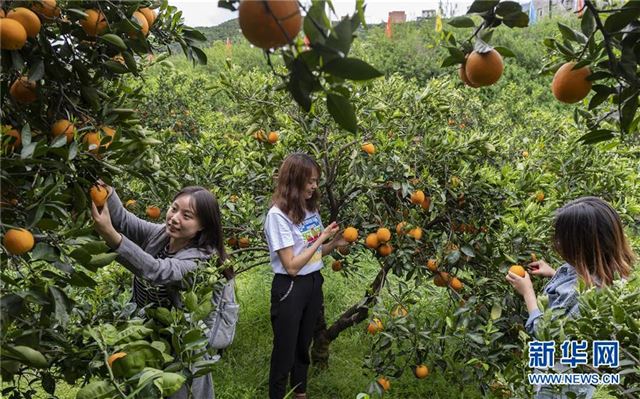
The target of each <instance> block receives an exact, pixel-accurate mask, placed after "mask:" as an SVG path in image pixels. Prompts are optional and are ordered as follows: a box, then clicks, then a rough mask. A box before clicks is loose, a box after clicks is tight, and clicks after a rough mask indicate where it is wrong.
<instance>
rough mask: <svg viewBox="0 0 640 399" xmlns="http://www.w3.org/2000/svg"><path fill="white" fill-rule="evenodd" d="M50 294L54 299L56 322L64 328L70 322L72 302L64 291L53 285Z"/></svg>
mask: <svg viewBox="0 0 640 399" xmlns="http://www.w3.org/2000/svg"><path fill="white" fill-rule="evenodd" d="M49 293H50V294H51V296H52V298H53V305H54V306H53V307H54V316H55V319H56V321H57V322H58V323H59V324H60V325H62V326H64V325H66V324H67V321H69V311H70V310H71V300H70V299H69V298H68V297H67V294H65V292H64V291H62V290H61V289H60V288H58V287H56V286H55V285H52V286H50V287H49Z"/></svg>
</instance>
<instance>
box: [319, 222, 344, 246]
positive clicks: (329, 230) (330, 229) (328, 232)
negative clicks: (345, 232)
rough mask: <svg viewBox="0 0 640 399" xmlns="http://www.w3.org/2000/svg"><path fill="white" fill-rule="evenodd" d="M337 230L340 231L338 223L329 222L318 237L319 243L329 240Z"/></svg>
mask: <svg viewBox="0 0 640 399" xmlns="http://www.w3.org/2000/svg"><path fill="white" fill-rule="evenodd" d="M338 230H340V226H338V223H336V222H331V224H330V225H328V226H327V227H326V228H325V229H324V231H323V232H322V234H321V235H320V240H322V241H321V242H325V241H327V240H328V239H329V238H331V237H332V236H334V235H335V234H336V233H337V232H338Z"/></svg>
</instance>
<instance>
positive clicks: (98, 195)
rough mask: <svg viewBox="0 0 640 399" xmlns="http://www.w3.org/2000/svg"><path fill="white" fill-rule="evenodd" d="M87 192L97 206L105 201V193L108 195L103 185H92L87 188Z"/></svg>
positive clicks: (101, 205)
mask: <svg viewBox="0 0 640 399" xmlns="http://www.w3.org/2000/svg"><path fill="white" fill-rule="evenodd" d="M89 194H90V195H91V201H93V203H94V204H96V206H97V207H98V208H101V207H103V206H104V204H105V202H107V195H109V192H108V191H107V189H106V188H105V187H103V186H100V185H94V186H91V189H89Z"/></svg>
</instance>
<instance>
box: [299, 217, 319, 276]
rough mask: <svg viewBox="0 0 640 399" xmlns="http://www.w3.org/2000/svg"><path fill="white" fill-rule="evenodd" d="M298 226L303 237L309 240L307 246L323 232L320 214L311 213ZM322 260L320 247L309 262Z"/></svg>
mask: <svg viewBox="0 0 640 399" xmlns="http://www.w3.org/2000/svg"><path fill="white" fill-rule="evenodd" d="M298 228H299V229H300V234H301V235H302V238H303V239H304V240H305V241H306V242H307V246H306V248H309V247H310V246H311V245H312V244H313V243H314V242H315V241H316V240H317V239H318V238H320V234H322V224H321V223H320V218H319V217H318V215H311V216H309V217H308V218H306V219H305V220H304V222H302V223H301V224H300V225H299V226H298ZM321 260H322V249H321V248H320V247H319V248H318V250H317V251H316V253H315V254H313V256H312V257H311V259H309V262H307V264H308V265H309V264H312V263H315V262H320V261H321Z"/></svg>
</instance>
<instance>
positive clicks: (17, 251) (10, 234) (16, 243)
mask: <svg viewBox="0 0 640 399" xmlns="http://www.w3.org/2000/svg"><path fill="white" fill-rule="evenodd" d="M34 244H35V240H34V238H33V234H31V232H30V231H29V230H25V229H9V230H8V231H7V232H6V233H5V234H4V238H3V239H2V245H4V247H5V248H6V250H7V252H9V253H10V254H11V255H22V254H25V253H27V252H29V251H31V249H32V248H33V246H34Z"/></svg>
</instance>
